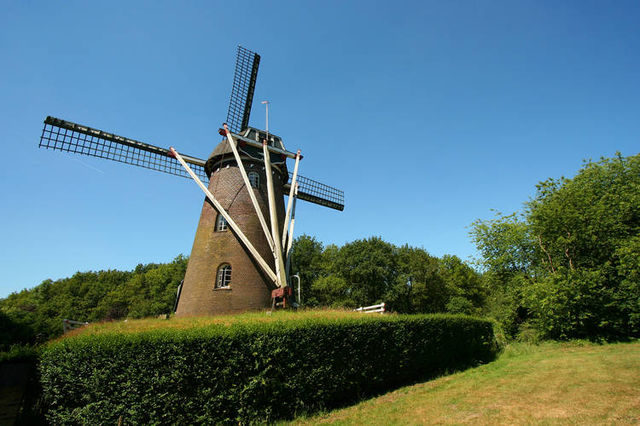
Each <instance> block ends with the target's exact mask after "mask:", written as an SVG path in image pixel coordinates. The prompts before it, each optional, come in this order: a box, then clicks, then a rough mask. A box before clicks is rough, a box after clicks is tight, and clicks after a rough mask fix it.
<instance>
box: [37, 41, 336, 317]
mask: <svg viewBox="0 0 640 426" xmlns="http://www.w3.org/2000/svg"><path fill="white" fill-rule="evenodd" d="M259 64H260V56H259V55H258V54H256V53H254V52H251V51H249V50H247V49H245V48H243V47H242V46H238V53H237V60H236V69H235V75H234V80H233V88H232V91H231V100H230V103H229V110H228V114H227V122H226V123H225V124H224V125H223V128H221V129H220V134H221V135H222V136H223V137H224V138H223V140H222V141H221V142H220V143H219V144H218V145H217V146H216V147H215V149H214V150H213V152H212V153H211V155H210V156H209V157H208V159H207V160H206V161H205V160H203V159H200V158H196V157H192V156H187V155H181V154H180V153H179V152H178V151H176V150H175V149H174V148H170V149H165V148H160V147H157V146H154V145H150V144H147V143H143V142H140V141H137V140H133V139H129V138H125V137H122V136H118V135H115V134H112V133H107V132H103V131H101V130H97V129H93V128H91V127H88V126H84V125H80V124H76V123H73V122H70V121H66V120H61V119H58V118H53V117H47V118H46V119H45V122H44V128H43V130H42V135H41V138H40V147H42V148H48V149H53V150H58V151H64V152H70V153H75V154H81V155H88V156H92V157H99V158H104V159H108V160H113V161H118V162H122V163H125V164H131V165H135V166H140V167H145V168H148V169H152V170H157V171H161V172H165V173H169V174H173V175H176V176H181V177H187V178H192V179H193V180H194V181H195V182H196V183H197V184H198V186H200V188H201V189H202V190H203V192H204V193H205V200H204V203H203V207H202V212H201V214H200V220H199V223H198V228H197V230H196V235H195V238H194V242H193V247H192V250H191V255H190V258H189V263H188V266H187V271H186V274H185V277H184V281H183V283H182V284H181V286H180V287H179V289H178V295H177V303H176V306H177V309H176V315H178V316H187V315H213V314H223V313H235V312H243V311H248V310H257V309H263V308H266V307H269V306H271V307H277V306H282V307H286V306H287V305H290V304H291V303H292V297H291V296H292V290H291V289H292V286H291V272H290V263H291V255H290V254H291V244H292V242H293V231H294V224H295V204H296V200H297V199H300V200H304V201H308V202H311V203H314V204H318V205H321V206H324V207H329V208H332V209H335V210H340V211H342V210H343V209H344V195H343V192H342V191H341V190H339V189H336V188H332V187H330V186H327V185H324V184H322V183H320V182H317V181H315V180H312V179H309V178H305V177H303V176H300V175H299V174H298V167H299V164H300V160H301V159H302V156H301V155H300V151H298V152H297V153H293V152H290V151H287V150H286V148H285V146H284V144H283V142H282V140H281V139H280V138H279V137H278V136H276V135H273V134H270V133H269V129H268V123H267V128H266V129H265V130H260V129H257V128H254V127H250V126H249V116H250V113H251V106H252V103H253V93H254V90H255V84H256V78H257V74H258V67H259ZM267 108H268V105H267ZM267 111H268V110H267ZM288 159H290V160H292V161H293V162H294V167H293V172H289V170H288V168H287V160H288ZM203 180H204V181H205V182H206V181H207V180H208V185H205V184H204V183H202V181H203ZM285 195H287V196H288V200H287V203H286V208H285V202H284V196H285Z"/></svg>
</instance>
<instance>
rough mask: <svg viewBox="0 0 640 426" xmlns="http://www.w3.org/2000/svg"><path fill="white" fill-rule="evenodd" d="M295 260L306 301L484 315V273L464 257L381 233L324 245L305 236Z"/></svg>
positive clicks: (297, 244)
mask: <svg viewBox="0 0 640 426" xmlns="http://www.w3.org/2000/svg"><path fill="white" fill-rule="evenodd" d="M292 259H293V265H292V270H293V271H294V272H298V271H299V274H300V277H301V282H302V288H303V291H302V294H303V303H304V304H305V305H306V306H331V307H346V308H354V307H358V306H367V305H372V304H375V303H379V302H383V301H384V302H386V303H387V305H388V307H389V309H391V310H392V311H395V312H400V313H435V312H448V313H460V314H480V313H481V311H482V307H483V305H484V299H485V289H484V287H483V284H482V277H481V275H480V274H479V273H477V272H476V271H475V270H474V269H473V268H471V267H470V266H469V265H467V264H466V263H464V262H463V261H462V260H460V259H459V258H458V257H456V256H449V255H445V256H444V257H443V258H442V259H439V258H436V257H433V256H430V255H429V253H427V252H426V251H425V250H424V249H421V248H416V247H409V246H407V245H404V246H401V247H398V246H395V245H393V244H391V243H388V242H386V241H384V240H382V239H381V238H377V237H373V238H369V239H363V240H356V241H353V242H351V243H347V244H345V245H343V246H342V247H337V246H335V245H328V246H326V247H324V246H323V245H322V243H320V242H319V241H317V240H316V239H315V238H313V237H309V236H307V235H303V236H301V237H299V238H298V239H297V240H296V244H294V246H293V254H292Z"/></svg>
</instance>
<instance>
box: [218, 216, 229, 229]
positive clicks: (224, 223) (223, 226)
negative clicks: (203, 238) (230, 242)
mask: <svg viewBox="0 0 640 426" xmlns="http://www.w3.org/2000/svg"><path fill="white" fill-rule="evenodd" d="M228 227H229V225H228V224H227V220H226V219H225V218H224V216H222V215H221V214H220V213H218V217H217V218H216V232H219V231H226V230H227V228H228Z"/></svg>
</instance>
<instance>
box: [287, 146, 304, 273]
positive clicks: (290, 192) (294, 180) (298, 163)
mask: <svg viewBox="0 0 640 426" xmlns="http://www.w3.org/2000/svg"><path fill="white" fill-rule="evenodd" d="M300 158H302V156H301V155H300V150H298V152H297V153H296V164H295V166H293V177H292V178H291V188H289V200H288V201H287V212H286V213H285V214H284V227H283V228H282V249H283V250H284V249H285V248H286V244H287V233H288V232H289V216H290V214H291V206H292V205H293V192H294V190H295V186H296V181H297V179H298V166H299V165H300ZM287 275H288V274H287Z"/></svg>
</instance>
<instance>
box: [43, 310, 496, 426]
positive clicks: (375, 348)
mask: <svg viewBox="0 0 640 426" xmlns="http://www.w3.org/2000/svg"><path fill="white" fill-rule="evenodd" d="M497 350H498V347H497V344H496V340H495V336H494V333H493V324H492V323H491V322H490V321H488V320H482V319H477V318H471V317H464V316H451V315H419V316H402V315H398V316H364V315H362V316H356V315H354V316H353V318H346V319H344V318H343V319H331V318H327V319H318V318H314V319H305V318H304V317H303V318H302V319H300V320H296V321H291V320H289V321H278V320H275V321H268V322H257V323H252V324H246V323H239V324H232V325H230V326H221V325H217V326H210V327H206V328H198V329H190V330H176V329H164V330H153V331H147V332H142V333H138V334H120V335H108V334H107V335H80V336H76V337H72V338H68V339H63V340H60V341H58V342H54V343H51V344H50V345H48V346H47V347H46V348H44V350H43V351H42V355H41V360H40V374H41V383H42V387H43V397H44V402H45V404H46V406H47V410H48V412H47V420H48V421H49V422H50V423H52V424H116V423H117V421H118V418H119V417H122V419H123V422H124V424H203V423H204V424H210V423H220V422H224V423H238V422H242V423H252V422H264V421H272V420H277V419H282V418H291V417H293V416H295V415H299V414H301V413H311V412H314V411H317V410H320V409H326V408H331V407H335V406H337V405H342V404H344V403H347V402H350V401H354V400H356V399H358V398H361V397H363V396H367V395H371V394H373V393H375V392H380V391H383V390H386V389H389V388H391V387H394V386H397V385H400V384H406V383H410V382H412V381H415V380H417V379H420V378H425V377H427V376H429V375H432V374H435V373H436V372H439V371H442V370H445V369H447V370H451V369H455V368H460V367H463V366H468V365H471V364H473V363H477V362H487V361H490V360H491V359H493V357H494V356H495V355H496V352H497Z"/></svg>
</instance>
